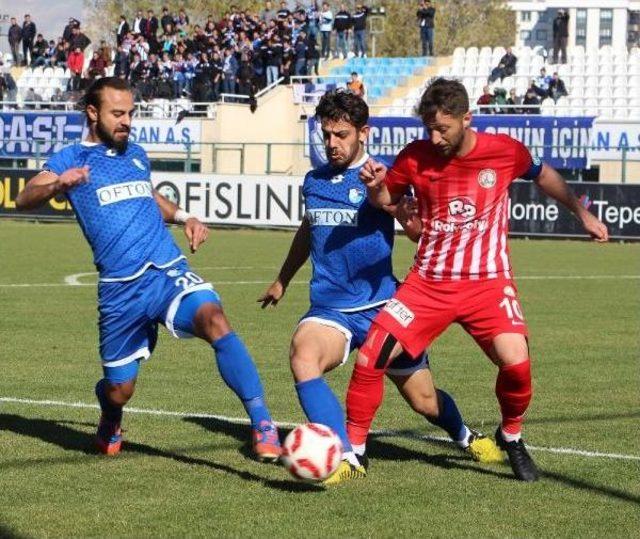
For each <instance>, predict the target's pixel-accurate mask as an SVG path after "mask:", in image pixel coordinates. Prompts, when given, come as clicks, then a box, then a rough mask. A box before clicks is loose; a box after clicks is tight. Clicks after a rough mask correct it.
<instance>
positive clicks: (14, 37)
mask: <svg viewBox="0 0 640 539" xmlns="http://www.w3.org/2000/svg"><path fill="white" fill-rule="evenodd" d="M8 37H9V47H10V48H11V54H12V55H13V63H14V65H16V66H18V65H20V53H19V52H18V51H19V47H20V42H21V41H22V28H20V25H19V24H18V22H17V21H16V18H15V17H11V26H9V32H8Z"/></svg>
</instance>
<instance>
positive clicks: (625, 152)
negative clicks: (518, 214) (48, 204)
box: [0, 139, 640, 183]
mask: <svg viewBox="0 0 640 539" xmlns="http://www.w3.org/2000/svg"><path fill="white" fill-rule="evenodd" d="M11 142H14V143H23V144H24V143H27V142H28V143H29V144H30V145H31V147H30V152H29V155H24V154H21V155H12V154H11V153H9V152H7V144H10V143H11ZM72 142H74V141H66V140H63V141H55V140H53V141H52V140H46V141H45V140H28V141H26V140H12V139H7V140H4V141H3V143H2V145H1V146H0V162H2V161H5V162H10V163H11V165H12V166H14V167H18V166H22V167H24V164H23V162H24V160H30V161H31V164H28V165H27V166H28V167H33V166H35V167H36V168H40V167H41V166H42V165H43V164H44V162H45V161H46V159H47V157H48V155H49V154H50V152H51V148H52V147H53V146H52V145H55V144H58V143H59V144H60V147H62V146H63V145H65V144H69V143H72ZM158 144H162V143H158ZM405 145H406V144H404V143H403V144H369V145H368V147H367V149H368V151H369V152H370V154H371V155H372V157H374V158H376V156H377V155H386V156H388V155H395V154H397V153H398V152H400V150H401V149H402V148H404V146H405ZM144 146H145V148H146V149H147V152H148V153H149V154H150V160H151V163H152V169H153V170H158V171H161V170H173V171H181V172H186V173H190V172H197V171H206V172H210V173H213V174H261V175H262V174H267V175H269V174H278V175H297V174H299V175H302V174H304V173H305V172H307V171H308V170H309V168H311V162H310V158H309V155H310V151H311V149H312V146H315V148H313V149H314V150H316V151H317V152H318V153H319V154H320V155H324V153H325V150H324V147H323V146H322V144H315V145H312V144H311V143H304V142H214V143H206V142H199V143H193V142H184V143H179V144H176V145H175V147H176V149H175V151H166V150H164V151H163V152H162V153H164V154H165V155H162V154H161V152H154V150H153V146H154V143H145V144H144ZM163 146H164V147H166V144H163ZM45 149H46V151H45ZM529 149H530V150H531V152H532V153H533V154H534V155H538V156H543V155H549V154H550V153H551V152H552V153H551V154H552V155H556V156H557V158H558V159H565V158H566V159H572V158H574V157H575V156H578V155H579V156H582V157H584V158H588V157H590V155H589V154H590V152H591V151H598V152H610V155H609V156H598V157H597V161H598V162H599V163H619V164H620V168H619V173H618V172H609V173H610V174H616V177H615V178H611V177H605V178H601V180H602V179H604V180H615V181H616V182H621V183H626V182H627V181H628V180H629V179H630V178H629V168H628V167H629V163H634V164H637V166H640V146H631V147H625V146H623V147H620V148H616V147H611V146H609V147H604V146H602V145H601V146H597V145H592V146H587V145H582V146H576V147H571V148H567V147H566V146H541V145H537V146H529ZM569 150H570V154H569V155H568V156H567V157H564V156H565V155H566V153H567V151H569ZM591 159H592V160H593V159H595V158H594V157H591ZM169 165H170V167H171V168H167V167H168V166H169ZM584 170H588V169H584ZM634 170H637V169H634ZM633 180H634V181H637V177H635V176H634V178H633Z"/></svg>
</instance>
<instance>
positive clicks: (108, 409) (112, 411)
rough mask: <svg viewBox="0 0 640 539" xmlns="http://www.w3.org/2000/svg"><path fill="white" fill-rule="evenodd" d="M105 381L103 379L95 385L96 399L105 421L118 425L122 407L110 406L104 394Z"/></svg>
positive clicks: (120, 419)
mask: <svg viewBox="0 0 640 539" xmlns="http://www.w3.org/2000/svg"><path fill="white" fill-rule="evenodd" d="M106 385H107V381H106V380H105V379H104V378H103V379H102V380H99V381H98V383H97V384H96V397H98V402H99V403H100V409H101V410H102V414H103V415H104V417H105V419H106V420H107V421H111V422H112V423H120V421H122V407H120V406H115V405H113V404H111V402H110V401H109V399H108V398H107V394H106V392H105V389H106Z"/></svg>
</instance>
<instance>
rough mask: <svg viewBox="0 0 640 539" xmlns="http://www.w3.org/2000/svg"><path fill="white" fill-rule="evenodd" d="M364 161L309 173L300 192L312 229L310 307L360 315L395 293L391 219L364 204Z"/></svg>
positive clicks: (365, 200)
mask: <svg viewBox="0 0 640 539" xmlns="http://www.w3.org/2000/svg"><path fill="white" fill-rule="evenodd" d="M365 161H366V159H363V160H362V162H360V163H358V164H357V165H355V166H353V167H351V168H348V169H346V170H343V171H341V172H337V171H336V170H335V169H332V168H331V167H330V166H328V165H325V166H323V167H320V168H318V169H315V170H312V171H311V172H309V173H308V174H307V175H306V176H305V179H304V184H303V187H302V192H303V195H304V198H305V205H306V211H305V218H306V219H307V220H308V221H309V223H310V225H311V262H312V264H313V276H312V278H311V292H310V295H311V305H312V306H314V307H328V308H331V309H336V310H340V311H343V312H349V311H359V310H364V309H366V308H370V307H372V306H375V305H379V304H381V303H384V302H385V301H386V300H388V299H389V298H390V297H391V296H392V295H393V294H394V292H395V290H396V280H395V278H394V277H393V273H392V272H393V269H392V263H391V251H392V248H393V234H394V219H393V217H392V216H391V215H390V214H389V213H387V212H386V211H384V210H380V209H377V208H374V207H373V206H371V205H370V204H369V201H368V200H367V196H366V189H365V187H364V185H362V183H361V182H360V180H359V178H358V174H359V172H360V168H361V167H362V164H364V162H365Z"/></svg>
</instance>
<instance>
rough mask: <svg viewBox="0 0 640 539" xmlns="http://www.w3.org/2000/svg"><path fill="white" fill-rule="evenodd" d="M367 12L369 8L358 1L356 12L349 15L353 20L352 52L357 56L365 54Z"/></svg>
mask: <svg viewBox="0 0 640 539" xmlns="http://www.w3.org/2000/svg"><path fill="white" fill-rule="evenodd" d="M368 14H369V8H368V7H366V6H364V5H362V4H360V3H359V4H357V5H356V12H355V13H354V14H353V17H351V20H352V21H353V52H354V53H355V55H356V56H359V57H363V56H366V55H367V15H368Z"/></svg>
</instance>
